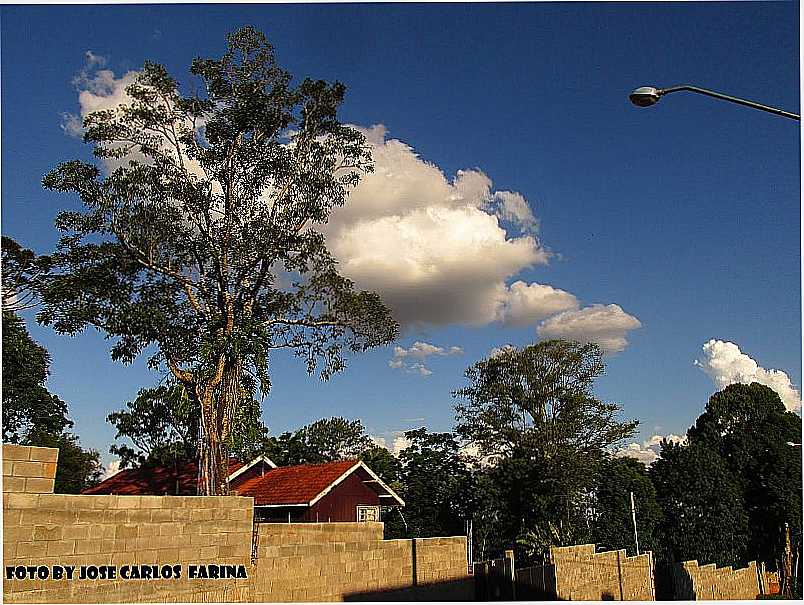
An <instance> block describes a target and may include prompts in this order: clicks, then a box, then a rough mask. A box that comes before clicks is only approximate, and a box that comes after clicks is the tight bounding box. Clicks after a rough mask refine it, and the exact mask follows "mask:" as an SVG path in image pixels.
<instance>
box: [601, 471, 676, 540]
mask: <svg viewBox="0 0 804 605" xmlns="http://www.w3.org/2000/svg"><path fill="white" fill-rule="evenodd" d="M631 494H633V495H634V509H635V512H636V523H637V533H638V536H639V548H640V552H645V551H647V550H651V551H652V550H655V549H656V547H657V546H658V540H657V536H656V534H657V532H658V525H659V522H660V521H661V517H662V510H661V507H660V506H659V504H658V503H657V502H656V489H655V488H654V486H653V483H652V482H651V480H650V477H649V476H648V472H647V469H646V468H645V465H644V464H643V463H642V462H640V461H639V460H634V459H633V458H628V457H623V458H607V459H606V460H604V461H603V462H602V463H601V464H600V465H599V467H598V472H597V478H596V481H595V488H594V498H593V503H594V505H593V506H594V513H593V515H592V518H593V521H592V540H593V541H594V542H595V544H597V545H598V546H603V547H605V548H606V549H607V550H618V549H620V548H625V549H626V550H627V551H628V553H629V554H630V555H634V554H636V543H635V538H634V519H633V517H632V514H631Z"/></svg>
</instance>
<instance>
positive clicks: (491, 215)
mask: <svg viewBox="0 0 804 605" xmlns="http://www.w3.org/2000/svg"><path fill="white" fill-rule="evenodd" d="M363 132H364V133H365V134H366V137H367V140H368V142H369V145H370V146H371V149H372V155H373V157H374V172H373V173H371V174H368V175H365V176H364V177H363V179H362V180H361V182H360V185H358V187H357V188H356V189H355V190H354V191H353V192H352V194H351V195H350V197H349V202H348V204H346V206H344V207H343V208H339V209H337V210H336V211H335V212H333V215H332V218H331V221H330V223H329V225H327V227H326V230H325V231H326V235H327V243H328V246H329V248H330V250H332V252H333V253H334V255H335V256H336V258H338V259H339V260H340V270H341V271H342V272H343V274H344V275H346V276H347V277H349V278H350V279H352V280H354V281H355V282H356V283H357V284H358V285H359V286H360V287H361V288H366V289H369V290H375V291H377V292H379V293H380V294H381V295H382V297H383V300H384V301H386V303H387V304H388V305H389V306H390V307H391V308H392V309H393V310H394V312H395V315H396V317H397V319H399V320H400V321H401V322H402V323H403V324H409V323H416V322H421V323H429V324H442V325H443V324H450V323H463V324H469V325H483V324H487V323H490V322H492V321H496V320H499V319H501V318H502V317H503V316H505V310H504V309H505V306H506V305H507V304H509V302H510V298H511V296H512V295H511V291H510V289H509V288H508V287H507V286H506V282H507V280H508V279H509V278H511V277H513V276H514V275H516V274H517V273H519V272H520V271H522V270H523V269H525V268H528V267H532V266H535V265H541V264H545V263H547V261H548V259H549V257H550V253H549V252H548V251H547V250H546V249H545V248H544V247H543V246H542V245H541V243H540V242H539V240H538V239H537V238H536V236H535V235H534V234H533V231H534V230H535V226H536V224H537V222H536V219H535V217H534V216H533V212H532V211H531V209H530V208H529V206H528V204H527V202H526V201H525V199H524V198H523V197H522V196H521V195H520V194H515V193H513V192H509V191H505V192H493V191H492V182H491V179H489V177H488V176H486V175H485V174H484V173H483V172H481V171H479V170H463V171H458V172H457V174H456V175H455V177H454V178H452V179H448V178H447V177H446V176H445V175H444V173H443V172H442V171H441V170H440V169H439V168H438V167H437V166H435V165H434V164H432V163H429V162H426V161H424V160H423V159H421V158H420V157H419V156H418V155H417V154H416V152H415V151H414V150H413V148H411V147H410V146H408V145H406V144H405V143H403V142H401V141H399V140H396V139H387V138H386V131H385V128H384V127H383V126H374V127H372V128H369V129H363ZM501 216H502V217H504V218H505V220H506V221H508V223H509V224H511V225H512V230H513V231H515V232H514V233H509V232H508V231H506V229H505V228H504V227H503V225H502V224H501Z"/></svg>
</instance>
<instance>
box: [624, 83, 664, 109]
mask: <svg viewBox="0 0 804 605" xmlns="http://www.w3.org/2000/svg"><path fill="white" fill-rule="evenodd" d="M628 98H629V99H631V103H633V104H634V105H636V106H637V107H650V106H651V105H655V104H656V103H658V102H659V99H661V98H662V93H661V92H660V91H659V89H658V88H656V87H655V86H640V87H639V88H637V89H636V90H635V91H634V92H632V93H631V94H630V95H628Z"/></svg>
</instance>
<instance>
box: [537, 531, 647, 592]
mask: <svg viewBox="0 0 804 605" xmlns="http://www.w3.org/2000/svg"><path fill="white" fill-rule="evenodd" d="M550 562H551V564H552V565H553V567H554V569H553V574H554V577H555V582H556V587H555V594H556V598H557V599H561V600H571V601H606V600H615V601H652V600H654V592H653V571H652V569H651V556H650V554H647V553H646V554H643V555H639V556H638V557H629V556H627V555H626V552H625V550H612V551H605V552H597V553H596V552H595V545H594V544H580V545H577V546H561V547H552V548H551V549H550Z"/></svg>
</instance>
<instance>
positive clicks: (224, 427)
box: [198, 359, 248, 496]
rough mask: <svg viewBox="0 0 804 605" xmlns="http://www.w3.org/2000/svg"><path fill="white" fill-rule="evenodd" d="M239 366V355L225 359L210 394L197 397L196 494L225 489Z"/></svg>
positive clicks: (239, 396)
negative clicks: (197, 472) (228, 446)
mask: <svg viewBox="0 0 804 605" xmlns="http://www.w3.org/2000/svg"><path fill="white" fill-rule="evenodd" d="M242 368H243V364H242V361H241V360H240V359H235V360H234V361H233V362H231V363H228V364H227V365H226V367H225V368H224V373H223V378H222V380H221V382H220V384H219V385H218V388H216V389H215V390H214V396H213V395H212V393H210V392H209V391H207V394H206V395H205V396H204V397H202V399H201V439H200V440H199V450H200V451H199V475H198V494H199V495H206V496H225V495H227V494H228V493H229V481H228V477H229V453H228V450H227V446H226V443H227V440H228V439H229V435H230V433H231V427H232V420H233V418H234V415H235V413H236V411H237V408H238V406H239V405H240V402H241V400H242V386H241V384H240V381H241V378H242ZM243 462H248V461H247V460H244V461H243Z"/></svg>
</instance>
